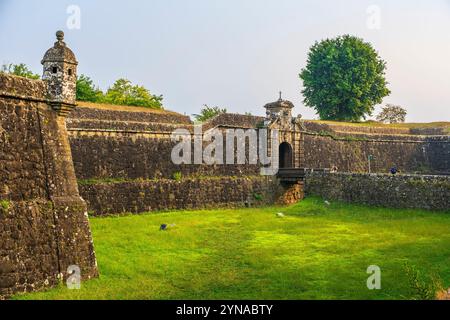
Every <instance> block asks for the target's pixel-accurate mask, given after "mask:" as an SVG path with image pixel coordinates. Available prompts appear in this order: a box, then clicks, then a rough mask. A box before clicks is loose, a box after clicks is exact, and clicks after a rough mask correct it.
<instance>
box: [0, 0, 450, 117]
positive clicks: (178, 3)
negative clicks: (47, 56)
mask: <svg viewBox="0 0 450 320" xmlns="http://www.w3.org/2000/svg"><path fill="white" fill-rule="evenodd" d="M70 5H77V6H78V7H79V9H80V10H81V15H80V18H81V19H80V29H70V28H69V27H68V25H67V20H68V18H69V17H70V16H71V15H70V14H68V13H67V8H68V7H69V6H70ZM371 6H372V7H371ZM373 6H375V7H373ZM378 9H379V17H380V19H377V14H376V11H377V10H378ZM368 12H369V13H368ZM374 21H375V22H374ZM376 21H379V22H380V23H379V24H377V23H376ZM369 26H372V27H369ZM377 26H379V28H377ZM58 29H62V30H63V31H65V33H66V42H67V44H68V45H69V47H71V48H72V50H73V51H74V52H75V54H76V55H77V58H78V60H79V62H80V64H79V73H83V74H86V75H88V76H90V77H91V78H92V79H94V81H95V82H96V83H97V84H98V85H99V86H100V87H101V88H102V89H106V88H107V87H108V86H109V85H111V84H112V83H113V82H114V80H116V79H118V78H120V77H125V78H128V79H130V80H131V81H133V82H134V83H137V84H142V85H144V86H146V87H147V88H148V89H150V91H151V92H152V93H155V94H163V95H164V105H165V107H166V108H167V109H170V110H174V111H178V112H181V113H186V114H188V115H190V114H193V113H197V112H198V111H199V109H200V108H201V106H202V105H203V104H208V105H210V106H216V105H217V106H220V107H226V108H227V109H228V111H229V112H239V113H244V112H252V113H253V114H255V115H263V114H264V110H263V106H264V104H265V103H267V102H271V101H274V100H276V99H277V98H278V91H280V90H281V91H283V98H285V99H288V100H291V101H292V102H293V103H294V104H295V105H296V112H297V113H301V114H302V115H303V116H304V117H305V118H308V119H313V118H317V116H316V115H315V113H314V111H313V110H312V109H310V108H306V107H305V106H304V105H303V103H302V99H303V98H302V95H301V89H302V83H301V81H300V79H299V77H298V74H299V72H300V70H301V68H303V67H304V66H305V63H306V56H307V53H308V49H309V48H310V46H311V45H312V44H314V42H315V41H316V40H321V39H324V38H327V37H334V36H337V35H342V34H351V35H356V36H359V37H362V38H363V39H365V40H366V41H368V42H370V43H372V44H373V46H374V47H375V49H376V50H377V51H378V52H379V54H380V56H381V57H382V58H383V59H384V60H386V62H387V80H388V82H389V88H390V89H391V91H392V94H391V95H390V96H389V97H386V98H385V100H384V102H383V103H393V104H398V105H401V106H403V107H405V108H407V110H408V117H407V121H408V122H430V121H450V0H430V1H423V0H422V1H421V0H412V1H411V0H409V1H407V0H396V1H395V0H386V1H381V0H380V1H377V0H373V1H365V0H310V1H307V0H150V1H140V0H128V1H112V0H70V1H65V0H40V1H29V0H0V39H1V41H0V63H2V64H3V63H22V62H23V63H26V64H27V65H29V66H30V67H31V68H32V69H33V71H34V72H36V73H39V74H40V73H41V69H42V67H41V65H40V60H41V58H42V56H43V54H44V53H45V51H46V50H47V49H48V48H49V47H50V46H52V44H53V42H54V41H55V36H54V33H55V31H56V30H58ZM377 111H378V109H377Z"/></svg>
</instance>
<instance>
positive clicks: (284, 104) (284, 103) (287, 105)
mask: <svg viewBox="0 0 450 320" xmlns="http://www.w3.org/2000/svg"><path fill="white" fill-rule="evenodd" d="M264 108H266V109H269V110H274V109H276V110H277V109H293V108H294V104H293V103H292V102H290V101H288V100H283V99H282V98H281V92H280V98H279V99H278V100H277V101H275V102H270V103H268V104H266V105H265V106H264Z"/></svg>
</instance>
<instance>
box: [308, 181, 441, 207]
mask: <svg viewBox="0 0 450 320" xmlns="http://www.w3.org/2000/svg"><path fill="white" fill-rule="evenodd" d="M305 192H306V194H307V195H314V196H320V197H322V198H324V199H326V200H340V201H346V202H354V203H362V204H366V205H374V206H383V207H392V208H415V209H428V210H444V211H449V212H450V176H423V175H396V176H393V175H388V174H371V175H369V174H358V173H322V172H320V173H318V172H313V173H308V174H307V176H306V180H305Z"/></svg>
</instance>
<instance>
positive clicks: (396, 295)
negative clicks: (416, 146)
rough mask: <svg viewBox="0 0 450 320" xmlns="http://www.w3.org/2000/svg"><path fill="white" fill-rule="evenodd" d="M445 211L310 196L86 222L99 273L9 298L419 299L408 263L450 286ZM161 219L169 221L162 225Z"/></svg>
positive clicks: (448, 222)
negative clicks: (375, 284) (76, 283)
mask: <svg viewBox="0 0 450 320" xmlns="http://www.w3.org/2000/svg"><path fill="white" fill-rule="evenodd" d="M278 212H282V213H284V214H285V215H286V216H285V217H284V218H279V217H277V216H276V214H277V213H278ZM448 213H450V212H448ZM448 213H433V212H429V211H422V210H399V209H386V208H370V207H365V206H359V205H348V204H341V203H331V205H330V206H327V205H326V204H325V203H324V202H323V201H322V200H320V199H317V198H308V199H306V200H305V201H303V202H301V203H299V204H296V205H294V206H292V207H289V208H257V209H255V208H250V209H235V210H208V211H185V212H172V213H160V214H149V215H141V216H125V217H118V218H112V217H110V218H93V219H91V226H92V231H93V236H94V243H95V249H96V253H97V258H98V262H99V269H100V274H101V276H100V278H99V279H95V280H91V281H88V282H85V283H83V284H82V289H81V290H74V291H70V290H67V289H66V288H57V289H53V290H50V291H48V292H43V293H35V294H28V295H25V296H18V297H16V298H19V299H411V298H417V292H416V291H415V289H413V288H412V287H411V286H410V283H409V279H408V276H407V273H406V271H405V262H407V263H408V264H409V265H412V266H414V267H415V268H417V269H418V270H421V272H423V273H424V274H426V275H428V274H430V275H431V274H435V275H436V276H438V277H439V278H440V279H441V280H442V284H443V285H444V286H446V287H450V214H448ZM163 223H164V224H169V225H170V224H176V225H175V226H173V227H172V228H169V230H168V231H159V227H160V225H161V224H163ZM369 265H378V266H379V267H380V268H381V271H382V290H374V291H370V290H368V289H367V287H366V281H367V278H368V276H369V275H368V274H367V273H366V270H367V268H368V266H369Z"/></svg>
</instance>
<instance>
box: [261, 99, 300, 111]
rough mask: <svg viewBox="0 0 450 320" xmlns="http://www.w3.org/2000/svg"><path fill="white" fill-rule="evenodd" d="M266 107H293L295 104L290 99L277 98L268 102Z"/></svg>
mask: <svg viewBox="0 0 450 320" xmlns="http://www.w3.org/2000/svg"><path fill="white" fill-rule="evenodd" d="M264 108H266V109H278V108H279V109H287V108H289V109H292V108H294V104H293V103H292V102H290V101H288V100H277V101H275V102H271V103H268V104H266V105H265V106H264Z"/></svg>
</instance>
